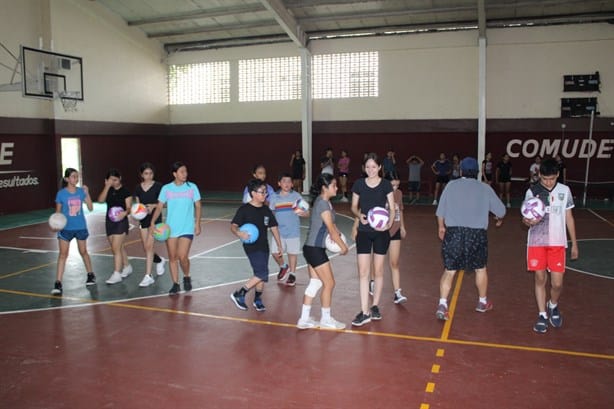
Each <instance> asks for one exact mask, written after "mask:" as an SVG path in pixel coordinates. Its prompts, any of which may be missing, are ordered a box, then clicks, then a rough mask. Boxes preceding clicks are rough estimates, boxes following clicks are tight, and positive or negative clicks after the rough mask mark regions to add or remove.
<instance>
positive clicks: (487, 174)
mask: <svg viewBox="0 0 614 409" xmlns="http://www.w3.org/2000/svg"><path fill="white" fill-rule="evenodd" d="M484 180H486V181H487V182H492V173H484Z"/></svg>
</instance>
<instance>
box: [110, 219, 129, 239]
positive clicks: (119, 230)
mask: <svg viewBox="0 0 614 409" xmlns="http://www.w3.org/2000/svg"><path fill="white" fill-rule="evenodd" d="M129 227H130V225H129V224H128V218H127V217H124V219H123V220H121V221H119V222H112V221H111V220H109V219H107V220H106V223H105V230H106V232H107V236H113V235H115V234H128V228H129Z"/></svg>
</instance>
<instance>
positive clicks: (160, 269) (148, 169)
mask: <svg viewBox="0 0 614 409" xmlns="http://www.w3.org/2000/svg"><path fill="white" fill-rule="evenodd" d="M154 173H155V169H154V166H153V165H152V164H151V163H149V162H145V163H143V164H142V165H141V168H140V169H139V175H140V176H141V183H139V184H138V185H137V186H136V189H134V198H135V199H136V201H137V203H142V204H143V205H145V207H146V208H147V213H148V214H147V216H145V218H144V219H142V220H140V221H139V225H140V233H141V242H142V243H143V249H144V250H145V276H144V277H143V280H141V283H140V284H139V287H148V286H150V285H151V284H153V283H154V282H155V280H154V278H153V276H152V275H151V268H152V266H153V264H154V263H156V273H157V274H158V275H159V276H160V275H162V274H164V259H163V258H161V257H160V256H158V255H157V254H156V253H155V252H154V238H153V236H152V235H151V234H149V226H151V224H152V218H151V216H152V212H153V211H154V210H155V208H156V206H157V204H158V196H160V191H161V190H162V184H161V183H160V182H157V181H155V180H154ZM161 221H162V218H161V217H158V218H157V219H156V220H155V221H153V224H157V223H160V222H161Z"/></svg>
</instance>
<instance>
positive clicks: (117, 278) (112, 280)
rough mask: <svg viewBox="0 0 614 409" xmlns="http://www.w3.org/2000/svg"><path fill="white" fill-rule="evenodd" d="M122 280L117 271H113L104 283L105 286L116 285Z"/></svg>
mask: <svg viewBox="0 0 614 409" xmlns="http://www.w3.org/2000/svg"><path fill="white" fill-rule="evenodd" d="M122 280H123V278H122V275H121V274H120V273H118V272H117V271H113V274H111V277H109V279H108V280H107V281H106V283H107V284H117V283H121V282H122Z"/></svg>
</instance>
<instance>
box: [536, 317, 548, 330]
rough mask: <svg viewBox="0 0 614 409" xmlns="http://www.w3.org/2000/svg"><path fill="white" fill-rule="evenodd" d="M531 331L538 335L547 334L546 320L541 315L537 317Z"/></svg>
mask: <svg viewBox="0 0 614 409" xmlns="http://www.w3.org/2000/svg"><path fill="white" fill-rule="evenodd" d="M533 331H535V332H537V333H539V334H545V333H546V332H548V318H544V317H542V316H541V315H538V316H537V322H536V323H535V325H533Z"/></svg>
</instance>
